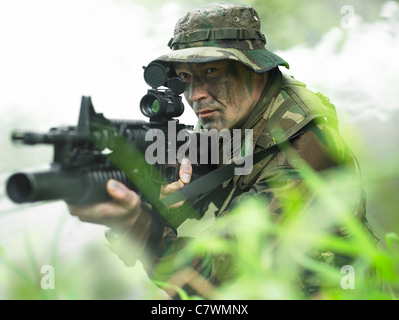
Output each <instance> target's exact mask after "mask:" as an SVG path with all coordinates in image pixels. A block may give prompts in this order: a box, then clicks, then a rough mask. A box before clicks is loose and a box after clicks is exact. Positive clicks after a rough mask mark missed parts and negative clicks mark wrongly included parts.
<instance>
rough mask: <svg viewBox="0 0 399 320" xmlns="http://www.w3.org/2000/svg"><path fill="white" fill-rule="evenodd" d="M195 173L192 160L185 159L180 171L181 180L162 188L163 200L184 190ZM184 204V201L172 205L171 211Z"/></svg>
mask: <svg viewBox="0 0 399 320" xmlns="http://www.w3.org/2000/svg"><path fill="white" fill-rule="evenodd" d="M192 173H193V168H192V166H191V163H190V160H188V159H187V158H183V159H182V162H181V164H180V169H179V178H180V179H179V180H177V181H175V182H172V183H169V184H166V185H164V186H162V187H161V199H162V198H164V197H166V196H167V195H168V194H171V193H173V192H176V191H177V190H179V189H181V188H183V187H184V186H185V185H186V184H187V183H189V182H190V181H191V175H192ZM183 204H184V201H180V202H177V203H175V204H172V205H170V206H169V207H168V208H169V209H175V208H178V207H180V206H182V205H183Z"/></svg>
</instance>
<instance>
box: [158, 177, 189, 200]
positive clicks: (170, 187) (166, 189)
mask: <svg viewBox="0 0 399 320" xmlns="http://www.w3.org/2000/svg"><path fill="white" fill-rule="evenodd" d="M183 187H184V183H183V182H182V181H181V180H177V181H175V182H172V183H168V184H165V185H163V186H161V198H163V197H164V196H166V195H168V194H171V193H173V192H175V191H177V190H179V189H181V188H183Z"/></svg>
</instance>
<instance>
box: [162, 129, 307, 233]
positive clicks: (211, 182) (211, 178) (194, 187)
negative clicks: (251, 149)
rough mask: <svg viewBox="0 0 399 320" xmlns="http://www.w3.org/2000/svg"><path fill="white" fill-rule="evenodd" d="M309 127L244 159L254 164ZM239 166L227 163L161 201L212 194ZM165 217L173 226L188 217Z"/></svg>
mask: <svg viewBox="0 0 399 320" xmlns="http://www.w3.org/2000/svg"><path fill="white" fill-rule="evenodd" d="M308 127H309V125H305V126H304V127H303V128H302V129H301V130H299V131H297V132H296V133H294V134H293V135H292V136H290V137H289V138H287V139H285V140H282V141H280V142H278V143H276V144H274V145H272V146H270V147H268V148H266V149H263V150H260V151H258V152H255V153H253V154H250V155H248V156H246V157H244V158H243V159H244V160H245V159H246V158H249V157H252V159H253V160H252V161H253V165H255V164H256V163H258V162H259V161H261V160H262V159H264V158H265V157H266V156H268V155H269V154H271V153H273V152H275V151H276V150H277V149H280V148H281V147H284V146H285V145H286V144H287V143H289V141H291V140H293V139H294V138H296V137H298V136H300V135H301V134H303V133H304V132H306V131H308ZM241 160H242V159H241ZM244 163H245V162H244ZM239 167H241V165H239V164H236V163H234V162H232V163H229V164H226V165H224V166H222V167H220V168H218V169H216V170H214V171H211V172H210V173H208V174H206V175H204V176H202V177H200V178H198V179H197V180H194V181H193V182H191V183H189V184H187V185H186V186H184V188H182V189H180V190H178V191H176V192H174V193H172V194H170V195H168V196H166V197H165V198H163V199H161V202H162V203H163V205H164V206H165V207H168V206H170V205H172V204H174V203H177V202H179V201H182V200H188V199H191V198H194V197H196V196H199V195H204V194H206V195H208V194H211V193H212V191H213V190H215V189H216V188H217V187H218V186H219V185H221V184H222V183H223V182H225V181H227V180H228V179H230V178H232V177H233V176H234V169H235V168H239ZM165 219H166V220H167V221H168V223H169V224H170V225H171V226H172V227H174V228H176V227H177V226H179V225H180V224H181V223H183V221H184V220H186V219H187V217H186V216H185V215H184V211H183V212H181V213H180V214H177V215H173V217H165Z"/></svg>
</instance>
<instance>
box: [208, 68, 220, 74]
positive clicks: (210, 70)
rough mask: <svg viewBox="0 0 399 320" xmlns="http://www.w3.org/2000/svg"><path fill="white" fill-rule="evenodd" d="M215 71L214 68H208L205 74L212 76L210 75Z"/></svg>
mask: <svg viewBox="0 0 399 320" xmlns="http://www.w3.org/2000/svg"><path fill="white" fill-rule="evenodd" d="M216 71H217V69H216V68H208V69H206V70H205V73H206V74H212V73H214V72H216Z"/></svg>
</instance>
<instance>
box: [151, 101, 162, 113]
mask: <svg viewBox="0 0 399 320" xmlns="http://www.w3.org/2000/svg"><path fill="white" fill-rule="evenodd" d="M149 107H150V108H151V111H152V112H153V113H155V114H156V113H158V111H159V108H160V107H161V106H160V104H159V100H158V99H155V100H154V101H153V102H152V103H151V106H149Z"/></svg>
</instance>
